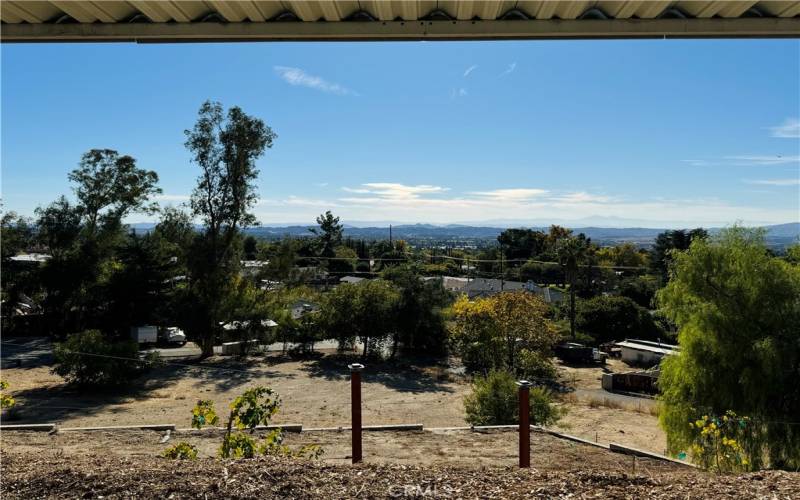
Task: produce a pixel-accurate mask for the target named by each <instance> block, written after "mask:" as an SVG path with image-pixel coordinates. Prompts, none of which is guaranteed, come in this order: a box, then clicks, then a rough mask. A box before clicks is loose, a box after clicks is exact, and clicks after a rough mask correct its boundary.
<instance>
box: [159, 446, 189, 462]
mask: <svg viewBox="0 0 800 500" xmlns="http://www.w3.org/2000/svg"><path fill="white" fill-rule="evenodd" d="M161 456H162V457H164V458H171V459H173V460H194V459H195V458H197V448H196V447H195V446H194V445H191V444H189V443H185V442H180V443H176V444H175V445H173V446H170V447H169V448H167V449H166V450H164V452H163V453H161Z"/></svg>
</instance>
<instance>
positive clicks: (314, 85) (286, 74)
mask: <svg viewBox="0 0 800 500" xmlns="http://www.w3.org/2000/svg"><path fill="white" fill-rule="evenodd" d="M273 69H274V70H275V73H277V74H278V76H280V77H281V78H282V79H283V80H284V81H285V82H286V83H288V84H289V85H296V86H300V87H308V88H310V89H314V90H319V91H322V92H327V93H329V94H336V95H356V96H357V95H358V92H356V91H354V90H351V89H348V88H347V87H343V86H342V85H339V84H338V83H333V82H329V81H327V80H325V79H324V78H322V77H319V76H314V75H310V74H308V73H306V72H305V71H303V70H302V69H300V68H292V67H290V66H273Z"/></svg>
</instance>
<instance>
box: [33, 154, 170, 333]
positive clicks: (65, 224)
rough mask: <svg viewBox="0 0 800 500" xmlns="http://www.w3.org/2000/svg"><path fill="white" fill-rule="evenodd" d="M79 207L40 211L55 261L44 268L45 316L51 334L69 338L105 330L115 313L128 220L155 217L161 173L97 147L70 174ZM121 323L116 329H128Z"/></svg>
mask: <svg viewBox="0 0 800 500" xmlns="http://www.w3.org/2000/svg"><path fill="white" fill-rule="evenodd" d="M69 179H70V181H72V183H73V189H74V191H75V194H76V197H77V203H76V204H75V205H72V204H70V203H69V202H68V201H67V199H66V198H65V197H63V196H62V197H61V198H59V199H58V200H56V201H55V202H54V203H52V204H51V205H49V206H47V207H44V208H39V209H37V211H36V213H37V216H38V227H39V237H40V238H41V240H42V241H43V242H44V243H46V244H47V246H48V250H49V251H50V253H51V254H52V255H53V257H52V258H51V259H50V260H48V261H47V262H46V263H45V265H44V266H42V269H41V277H42V286H43V288H44V289H45V290H46V296H45V300H44V312H45V317H46V318H47V323H48V325H49V328H50V330H51V332H53V333H55V334H57V335H64V334H65V333H68V332H71V331H79V330H83V329H86V328H87V327H92V328H95V327H102V328H103V330H104V331H108V328H107V325H106V324H103V322H104V320H105V319H107V314H106V313H107V312H108V311H109V309H110V304H109V301H110V297H109V294H108V285H109V283H110V281H111V278H112V277H113V276H114V274H115V273H116V272H118V271H119V268H120V266H121V263H120V262H119V260H118V259H117V252H118V250H119V249H120V248H121V247H122V246H123V245H124V244H125V241H126V235H125V231H124V227H123V225H122V219H123V218H124V217H125V216H127V215H129V214H131V213H134V212H144V213H151V212H152V211H153V210H154V209H155V205H154V204H152V203H150V197H151V196H152V195H154V194H157V193H159V192H160V191H161V190H160V189H159V188H158V187H157V186H156V183H157V181H158V175H157V174H156V173H155V172H153V171H150V170H144V169H140V168H138V167H137V166H136V160H134V159H133V158H131V157H130V156H120V155H119V154H118V153H117V152H116V151H113V150H109V149H103V150H99V149H93V150H91V151H89V152H87V153H86V154H84V155H83V157H82V158H81V161H80V164H79V166H78V168H76V169H75V170H73V171H72V172H71V173H70V174H69ZM125 326H126V325H120V324H119V323H118V322H117V324H116V325H115V326H114V327H113V328H115V329H116V328H124V327H125Z"/></svg>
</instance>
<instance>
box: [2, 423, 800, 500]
mask: <svg viewBox="0 0 800 500" xmlns="http://www.w3.org/2000/svg"><path fill="white" fill-rule="evenodd" d="M401 434H402V435H401ZM416 434H417V435H411V434H410V433H369V434H367V435H365V442H364V445H365V446H364V451H365V460H366V462H365V463H364V464H359V465H350V464H348V463H347V460H346V458H345V457H342V456H341V455H342V454H343V453H346V452H344V449H343V441H346V438H344V437H343V436H342V435H341V434H336V433H333V434H332V433H308V434H307V435H300V436H294V437H291V436H290V437H289V438H288V439H287V441H288V442H289V443H290V444H300V443H301V442H307V440H311V441H316V442H322V443H323V446H326V450H327V451H328V452H329V453H326V455H328V454H329V455H330V456H328V458H327V459H326V460H319V461H306V460H299V459H286V458H283V459H278V458H275V457H260V458H257V459H249V460H238V461H230V460H217V459H210V458H201V459H199V460H193V461H172V460H167V459H164V458H160V457H156V456H153V452H154V451H155V450H157V449H160V448H161V447H163V446H165V445H161V444H158V441H159V438H160V434H159V433H155V432H144V431H137V432H116V433H113V434H110V433H91V434H89V433H63V434H56V435H53V436H48V435H46V434H44V433H23V432H5V433H3V436H2V437H3V442H2V446H0V459H1V462H2V481H1V482H0V495H2V498H4V499H5V498H10V499H29V498H131V497H135V498H170V499H173V498H174V499H177V498H255V497H258V498H326V499H328V498H330V499H333V498H387V497H389V498H408V497H428V498H502V499H506V498H626V499H638V498H681V499H684V498H685V499H699V498H763V499H790V498H795V497H796V496H797V495H798V494H800V487H799V485H800V476H798V474H796V473H795V474H791V473H783V472H762V473H758V474H747V475H739V476H736V475H725V476H716V475H712V474H708V473H704V472H701V471H698V470H695V469H691V468H687V467H684V466H679V465H675V464H670V463H663V462H656V461H649V460H644V459H639V460H637V468H636V470H635V471H634V470H633V469H632V466H633V464H632V461H631V459H630V458H629V457H624V456H620V455H615V454H612V453H610V452H606V451H603V450H600V449H598V448H594V447H591V446H587V445H582V444H577V443H572V442H568V441H564V440H559V439H557V438H554V437H551V436H547V435H542V434H538V433H537V434H534V436H533V440H532V441H533V450H532V464H531V465H532V468H531V469H527V470H520V469H518V468H516V467H515V466H514V464H513V459H512V457H510V456H508V455H509V453H508V451H509V449H512V450H513V449H514V447H513V444H514V443H515V441H516V439H515V438H516V436H515V434H514V433H513V432H494V433H490V434H475V433H470V432H466V431H464V432H449V433H445V434H442V435H433V434H431V433H416ZM427 435H430V436H427ZM175 437H176V438H180V439H184V438H185V439H186V440H189V441H193V442H195V443H196V444H197V445H198V446H200V447H201V449H202V451H203V454H204V455H205V454H206V453H208V452H209V451H210V450H211V448H213V445H214V444H216V443H218V436H217V437H212V436H206V437H199V436H198V435H194V436H183V435H176V436H175ZM379 446H383V447H384V448H383V450H384V451H387V452H389V453H392V454H396V456H392V457H382V456H378V455H376V454H375V451H376V450H378V449H380V448H379ZM441 453H444V454H445V456H446V458H447V460H445V457H442V455H441ZM511 454H512V455H513V453H511ZM478 456H479V457H488V458H491V460H492V466H491V467H486V466H484V464H483V463H482V462H480V461H476V460H475V457H478ZM459 457H460V458H459Z"/></svg>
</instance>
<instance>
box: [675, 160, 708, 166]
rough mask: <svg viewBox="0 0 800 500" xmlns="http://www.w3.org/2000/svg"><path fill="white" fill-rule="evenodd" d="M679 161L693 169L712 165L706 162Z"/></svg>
mask: <svg viewBox="0 0 800 500" xmlns="http://www.w3.org/2000/svg"><path fill="white" fill-rule="evenodd" d="M681 161H682V162H683V163H687V164H689V165H691V166H693V167H708V166H711V165H713V163H711V162H710V161H708V160H681Z"/></svg>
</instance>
